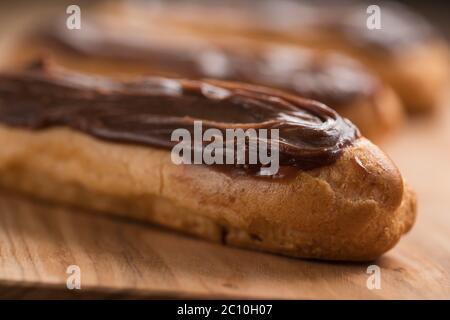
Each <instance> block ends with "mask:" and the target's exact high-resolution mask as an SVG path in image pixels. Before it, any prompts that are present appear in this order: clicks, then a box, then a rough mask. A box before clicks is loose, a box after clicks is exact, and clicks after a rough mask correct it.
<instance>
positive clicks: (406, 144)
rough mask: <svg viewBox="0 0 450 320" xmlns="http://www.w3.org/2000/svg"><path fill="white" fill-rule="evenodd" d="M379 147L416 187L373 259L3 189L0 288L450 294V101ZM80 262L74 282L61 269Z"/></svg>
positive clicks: (26, 291) (105, 292) (17, 292)
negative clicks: (218, 237) (139, 219)
mask: <svg viewBox="0 0 450 320" xmlns="http://www.w3.org/2000/svg"><path fill="white" fill-rule="evenodd" d="M385 149H386V150H388V152H389V153H390V154H391V155H392V157H393V158H394V160H396V161H397V163H398V164H399V166H400V168H401V169H402V171H403V173H404V175H405V176H406V177H407V179H408V180H409V182H410V183H411V184H412V185H413V186H414V187H415V189H416V190H417V192H418V196H419V217H418V221H417V223H416V226H415V227H414V229H413V230H412V232H411V233H410V234H408V235H407V236H406V237H404V238H403V239H402V241H401V242H400V244H399V245H398V246H397V247H395V248H394V249H393V250H392V251H390V252H389V253H387V254H386V255H384V256H383V257H382V258H380V259H379V260H378V261H376V262H374V263H375V264H377V265H379V266H380V267H381V289H380V290H369V289H368V288H367V286H366V281H367V278H368V274H367V273H366V268H367V266H368V265H369V264H368V263H362V264H357V263H352V264H349V263H325V262H317V261H306V260H299V259H291V258H285V257H280V256H275V255H271V254H264V253H258V252H251V251H246V250H240V249H235V248H228V247H224V246H221V245H217V244H210V243H206V242H203V241H201V240H197V239H193V238H189V237H185V236H181V235H178V234H176V233H173V232H170V231H167V230H163V229H159V228H156V227H152V226H149V225H142V224H139V223H133V222H127V221H123V220H119V219H108V218H104V217H97V216H95V215H92V214H91V213H87V212H82V211H80V210H77V209H68V208H63V207H57V206H52V205H48V204H45V203H39V202H36V201H33V200H30V199H26V198H24V197H21V196H18V195H13V194H8V193H6V192H1V193H0V297H31V298H42V297H81V298H96V297H116V298H125V297H126V298H129V297H172V298H178V297H197V298H202V297H204V298H212V297H217V298H220V297H225V298H230V297H241V298H302V299H313V298H327V299H328V298H332V299H334V298H369V299H372V298H374V299H377V298H400V299H409V298H427V299H428V298H447V299H449V298H450V273H449V270H450V212H449V208H450V109H445V111H444V112H443V114H442V115H440V116H437V117H435V118H434V119H412V122H410V123H409V124H408V125H407V126H406V127H405V128H404V129H403V130H402V132H399V134H398V135H397V136H395V137H393V138H392V140H391V141H390V142H389V144H386V145H385ZM69 265H78V266H79V267H80V269H81V285H82V288H81V290H79V291H76V292H74V291H70V290H68V289H67V288H66V279H67V276H68V275H67V274H66V269H67V267H68V266H69Z"/></svg>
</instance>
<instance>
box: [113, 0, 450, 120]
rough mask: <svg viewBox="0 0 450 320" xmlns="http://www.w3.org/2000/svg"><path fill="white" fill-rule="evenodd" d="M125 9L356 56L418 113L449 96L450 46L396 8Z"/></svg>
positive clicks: (269, 4) (200, 28) (321, 4)
mask: <svg viewBox="0 0 450 320" xmlns="http://www.w3.org/2000/svg"><path fill="white" fill-rule="evenodd" d="M127 3H128V4H127ZM122 7H123V9H122V10H126V11H127V12H128V13H127V14H128V15H129V16H130V15H141V16H142V15H147V16H148V15H151V18H148V17H147V20H149V21H151V22H152V23H157V24H158V25H159V26H160V28H165V27H166V26H167V27H170V28H173V27H178V28H179V29H182V30H191V31H192V32H196V33H201V34H205V35H208V36H210V37H226V36H229V35H235V36H241V37H247V38H251V39H258V40H261V41H268V40H269V41H275V42H277V43H283V44H286V43H288V44H293V45H301V46H306V47H310V48H315V49H319V50H336V51H339V52H342V53H345V54H348V55H350V56H352V57H353V58H355V59H357V60H358V61H361V62H362V63H364V65H365V66H366V67H368V68H369V69H370V70H371V71H372V72H374V73H375V74H377V75H378V76H379V77H380V78H381V79H382V80H383V81H384V82H386V83H388V84H389V85H391V86H392V87H393V88H394V90H395V91H396V92H397V94H398V95H399V96H400V98H401V99H402V101H403V103H404V104H405V106H406V107H407V108H408V110H410V111H411V112H419V113H423V112H430V111H433V110H434V109H435V108H437V107H439V106H440V105H442V102H443V101H445V100H446V99H447V98H448V94H447V91H448V86H449V83H450V64H449V50H448V45H447V43H446V41H445V40H444V39H443V37H442V36H441V35H439V34H438V32H437V31H436V30H435V29H434V28H433V27H432V26H431V25H430V24H429V23H428V22H427V21H425V20H424V18H423V17H421V16H420V15H419V14H417V13H415V12H413V11H412V10H410V9H409V8H408V7H406V6H404V5H401V4H399V3H396V2H390V1H384V2H378V3H377V5H375V6H374V5H371V4H370V3H364V2H363V3H361V2H359V1H345V2H344V1H314V2H306V1H299V2H294V1H272V0H263V1H258V4H257V5H255V3H254V2H252V1H240V2H239V3H234V4H233V3H230V2H227V3H226V4H225V3H221V4H218V3H216V4H215V5H213V4H210V5H204V4H202V5H198V3H197V4H195V3H183V2H176V3H166V4H164V5H157V6H156V5H147V6H142V5H141V6H137V5H136V3H134V2H132V3H131V2H130V3H129V2H124V5H123V6H122ZM109 10H111V11H113V12H117V11H118V10H121V9H118V8H110V9H109Z"/></svg>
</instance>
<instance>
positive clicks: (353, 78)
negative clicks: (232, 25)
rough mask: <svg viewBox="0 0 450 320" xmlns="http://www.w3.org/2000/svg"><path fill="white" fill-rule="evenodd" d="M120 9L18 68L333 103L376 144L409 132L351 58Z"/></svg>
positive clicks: (392, 99)
mask: <svg viewBox="0 0 450 320" xmlns="http://www.w3.org/2000/svg"><path fill="white" fill-rule="evenodd" d="M112 8H116V9H117V10H112ZM120 8H121V7H120V6H117V5H116V6H115V5H114V4H113V5H111V4H109V5H108V6H107V7H106V8H105V7H104V6H99V7H98V8H97V9H96V10H92V12H90V11H88V12H87V13H86V14H85V15H83V27H82V29H80V30H69V29H67V28H65V24H64V21H60V20H59V19H56V20H55V21H53V23H51V24H50V26H43V27H42V28H41V29H39V31H36V30H35V31H34V32H33V33H30V34H29V36H28V37H27V39H26V40H24V41H23V44H22V45H20V46H18V48H17V49H16V50H15V51H14V52H13V54H12V57H13V59H14V60H15V64H16V65H21V64H23V62H25V63H26V62H28V61H29V60H30V59H33V58H35V57H39V56H47V57H50V59H51V60H53V61H56V63H58V64H60V65H62V66H65V67H66V68H71V69H74V70H79V71H82V72H90V73H94V74H101V75H108V76H114V77H121V78H123V77H130V76H140V75H146V74H151V75H162V76H170V77H187V78H190V79H203V78H214V79H220V80H231V81H239V82H247V83H252V84H257V85H264V86H268V87H274V88H278V89H282V90H284V91H289V92H291V93H294V94H298V95H300V96H303V97H307V98H311V99H314V100H317V101H320V102H323V103H325V104H326V105H328V106H330V107H332V108H333V109H335V110H336V111H338V112H339V113H340V114H341V115H343V116H345V117H347V118H349V119H350V120H351V121H353V122H354V123H355V124H356V125H357V126H358V128H359V129H360V130H361V131H362V132H363V134H364V135H365V136H366V137H368V138H369V139H372V140H375V141H380V140H382V138H383V137H384V136H385V135H387V134H389V133H391V132H392V131H394V130H395V129H397V128H398V127H400V126H401V124H402V120H403V108H402V105H401V102H400V101H399V99H398V97H397V95H396V94H395V93H394V92H393V90H392V89H391V88H390V87H389V86H386V85H385V84H383V83H381V81H380V80H379V79H378V78H377V77H376V76H374V75H373V74H371V73H370V72H369V71H368V70H367V69H366V68H364V67H363V66H362V65H361V64H360V63H358V62H357V61H356V60H354V59H352V58H350V57H348V56H346V55H343V54H339V53H331V52H330V53H325V52H320V51H318V50H313V49H308V48H305V47H300V46H298V45H289V44H277V43H274V42H270V41H255V40H252V39H250V38H243V37H234V36H222V37H210V36H208V35H206V34H202V33H200V32H191V31H190V30H183V29H181V28H177V27H174V28H171V27H170V26H165V27H164V28H161V26H160V25H159V24H157V23H154V24H152V23H151V19H150V20H149V19H148V18H149V17H151V16H152V15H151V14H148V15H147V16H146V15H143V14H134V13H133V11H128V10H125V9H123V10H120ZM106 9H108V10H106Z"/></svg>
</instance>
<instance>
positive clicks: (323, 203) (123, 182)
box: [0, 126, 415, 260]
mask: <svg viewBox="0 0 450 320" xmlns="http://www.w3.org/2000/svg"><path fill="white" fill-rule="evenodd" d="M0 141H2V148H1V149H0V185H1V186H3V187H7V188H11V189H15V190H18V191H22V192H26V193H29V194H31V195H34V196H36V197H39V198H43V199H48V200H51V201H55V202H61V203H66V204H72V205H77V206H82V207H85V208H88V209H95V210H98V211H100V212H111V213H114V214H117V215H122V216H126V217H132V218H138V219H142V220H145V221H150V222H154V223H157V224H159V225H163V226H167V227H170V228H173V229H177V230H181V231H183V232H186V233H189V234H194V235H197V236H200V237H203V238H207V239H210V240H214V241H223V242H224V243H228V244H232V245H236V246H241V247H250V248H256V249H261V250H264V251H271V252H275V253H281V254H286V255H290V256H296V257H307V258H319V259H331V260H370V259H375V258H376V257H378V256H379V255H381V254H382V253H384V252H385V251H387V250H389V249H390V248H391V247H392V246H394V245H395V243H397V241H398V240H399V239H400V237H401V235H402V234H404V233H405V232H406V231H408V230H409V229H410V227H411V225H412V223H413V220H414V217H415V196H414V195H413V193H412V192H411V191H410V190H409V189H408V188H407V187H405V186H404V182H403V179H402V177H401V175H400V173H399V171H398V169H397V168H396V167H395V165H394V164H393V163H392V161H391V160H389V159H388V158H387V157H386V155H384V154H383V153H382V152H381V151H380V150H379V149H378V148H377V147H376V146H374V145H373V144H372V143H370V142H369V141H368V140H366V139H364V138H361V139H358V140H357V141H356V142H355V144H354V145H353V146H352V147H349V148H347V149H346V151H345V152H344V154H343V156H342V157H341V158H340V159H339V160H338V161H337V162H336V163H335V164H333V165H331V166H326V167H322V168H319V169H314V170H311V171H299V173H298V175H297V176H296V177H295V179H294V180H291V181H280V182H276V181H271V180H265V179H256V178H253V177H250V176H236V177H234V176H233V177H232V176H229V175H227V174H225V173H223V172H220V171H217V170H212V169H211V168H208V167H206V166H189V165H184V166H177V165H174V164H173V163H172V162H171V160H170V153H169V152H168V151H165V150H159V149H154V148H148V147H140V146H134V145H123V144H117V143H108V142H103V141H99V140H97V139H94V138H91V137H89V136H86V135H84V134H81V133H77V132H74V131H71V130H69V129H63V128H55V129H51V130H45V131H39V132H30V131H26V130H20V129H12V128H9V127H5V126H0Z"/></svg>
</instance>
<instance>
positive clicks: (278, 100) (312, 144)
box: [0, 65, 359, 169]
mask: <svg viewBox="0 0 450 320" xmlns="http://www.w3.org/2000/svg"><path fill="white" fill-rule="evenodd" d="M195 120H202V122H203V126H204V127H205V129H206V128H217V129H219V130H225V129H237V128H242V129H244V130H245V129H248V128H255V129H261V128H266V129H273V128H277V129H279V151H280V165H288V166H294V167H298V168H301V169H312V168H316V167H320V166H323V165H327V164H331V163H333V162H334V161H336V159H337V158H338V157H339V156H340V155H341V154H342V152H343V149H344V148H345V147H346V146H348V145H350V144H351V143H352V141H353V140H355V139H356V138H357V137H358V136H359V132H358V130H357V129H356V127H355V126H354V125H353V124H351V123H350V122H349V121H348V120H346V119H344V118H342V117H340V116H339V115H338V114H337V113H336V112H334V111H333V110H331V109H330V108H328V107H326V106H325V105H323V104H321V103H318V102H314V101H310V100H306V99H302V98H299V97H296V96H293V95H288V94H285V93H282V92H279V91H277V90H272V89H268V88H262V87H255V86H249V85H243V84H237V83H231V82H221V81H194V80H184V79H178V80H177V79H169V78H155V77H152V78H144V79H142V80H139V81H133V82H119V81H112V80H110V79H107V78H99V77H93V76H87V75H83V74H78V73H69V72H66V71H62V70H53V71H52V70H42V69H41V68H40V66H39V65H38V66H37V67H35V68H33V69H30V70H26V71H23V72H21V73H9V74H6V73H4V74H0V123H4V124H7V125H10V126H18V127H24V128H27V129H32V130H42V129H46V128H49V127H56V126H66V127H69V128H71V129H75V130H79V131H82V132H84V133H87V134H90V135H92V136H95V137H97V138H100V139H104V140H110V141H117V142H123V143H131V144H142V145H149V146H152V147H158V148H165V149H170V148H171V147H173V146H174V145H175V144H176V142H173V141H171V138H170V137H171V133H172V132H173V130H174V129H177V128H186V129H187V130H190V131H192V130H193V122H194V121H195Z"/></svg>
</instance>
